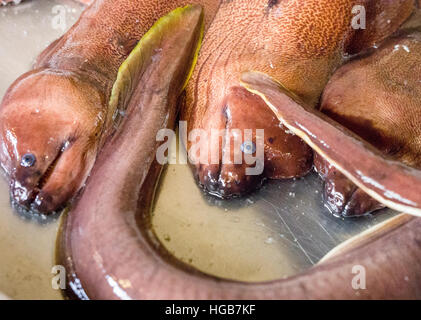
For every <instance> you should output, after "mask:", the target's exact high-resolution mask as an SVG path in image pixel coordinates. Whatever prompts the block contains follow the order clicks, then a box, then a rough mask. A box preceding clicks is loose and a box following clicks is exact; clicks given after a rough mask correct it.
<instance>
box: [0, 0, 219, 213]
mask: <svg viewBox="0 0 421 320" xmlns="http://www.w3.org/2000/svg"><path fill="white" fill-rule="evenodd" d="M187 3H200V4H201V5H203V6H204V8H205V9H206V13H205V15H206V16H205V20H206V25H207V26H208V25H209V24H210V21H211V20H212V19H213V16H214V15H215V13H216V11H217V10H218V7H219V4H220V0H201V1H191V0H174V1H161V0H120V1H118V5H116V2H115V1H112V0H97V1H95V3H93V4H92V5H91V6H90V7H88V8H87V9H86V10H85V11H84V12H83V14H82V16H81V18H80V19H79V21H78V22H77V23H76V24H75V25H74V26H73V27H72V28H71V29H70V30H69V31H68V32H67V33H66V34H65V35H64V36H62V37H61V38H60V39H58V40H56V41H55V42H53V43H52V44H51V45H50V46H49V47H48V48H47V49H46V50H45V51H44V52H42V53H41V54H40V56H39V57H38V59H37V61H36V63H35V65H34V68H33V70H32V71H30V72H28V73H26V74H24V75H22V76H21V77H19V78H18V79H17V80H16V81H15V82H14V83H13V84H12V85H11V87H10V88H9V89H8V91H7V92H6V94H5V96H4V98H3V101H2V103H1V105H0V144H1V148H0V163H1V166H2V168H3V169H4V170H5V172H6V174H7V176H8V179H9V181H10V193H11V198H12V201H13V202H14V203H16V204H18V206H20V207H23V208H26V209H30V210H33V211H38V212H41V213H50V212H51V211H54V210H57V209H60V208H61V207H62V206H63V205H64V204H65V203H66V202H67V201H68V200H69V199H71V198H72V197H73V196H74V195H75V193H76V192H77V191H78V190H79V189H80V188H81V186H82V185H83V183H84V182H85V180H86V177H87V175H88V174H89V172H90V170H91V168H92V166H93V163H94V161H95V158H96V155H97V153H98V150H99V149H100V148H101V145H102V144H103V142H104V139H105V137H106V136H107V132H108V131H109V129H110V128H111V126H112V121H111V118H112V116H113V114H114V112H115V110H109V108H108V101H109V97H110V94H111V88H112V86H113V84H114V82H115V80H116V76H117V71H118V69H119V67H120V65H121V64H122V62H123V61H124V60H125V59H126V58H127V56H128V54H129V53H130V52H131V51H132V49H133V48H134V46H135V45H136V44H137V42H138V41H139V40H140V38H141V37H142V36H143V35H144V34H145V32H146V31H147V30H149V28H150V27H151V26H152V25H153V23H154V22H155V21H156V20H157V19H158V18H159V17H161V16H163V15H165V14H166V13H168V12H169V11H171V10H172V9H175V8H177V7H180V6H183V5H185V4H187Z"/></svg>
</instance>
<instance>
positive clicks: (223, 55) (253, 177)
mask: <svg viewBox="0 0 421 320" xmlns="http://www.w3.org/2000/svg"><path fill="white" fill-rule="evenodd" d="M358 5H363V6H364V8H365V10H366V21H367V25H366V29H365V30H362V29H355V25H354V26H353V23H352V22H355V21H354V19H356V20H357V21H356V22H357V24H358V19H357V18H358V17H357V13H358V7H356V6H358ZM414 6H415V3H414V1H412V0H411V1H406V0H398V1H389V0H386V1H381V0H380V1H378V0H376V1H370V0H368V1H353V0H306V1H295V0H283V1H267V0H250V1H226V2H224V3H223V4H222V5H221V9H220V10H219V12H218V14H217V16H216V17H215V20H214V23H213V24H212V26H211V27H210V29H209V32H208V34H207V36H206V37H205V41H204V44H203V48H202V51H201V55H200V57H199V61H198V66H197V68H196V70H195V73H194V75H193V80H192V81H191V82H190V84H189V86H188V88H187V94H186V98H185V103H184V106H183V107H182V110H181V120H184V121H187V127H188V133H189V134H191V136H190V137H189V139H188V141H187V149H188V150H189V151H190V152H189V156H190V160H191V161H190V162H191V163H192V164H193V165H192V167H193V171H194V175H195V177H196V178H197V179H198V181H199V184H200V185H201V186H202V187H204V189H205V190H206V191H208V192H210V193H211V194H214V195H216V196H219V197H222V198H229V197H233V196H239V195H242V194H244V193H247V192H250V191H252V190H254V189H255V188H257V187H259V186H260V185H261V183H262V181H263V180H264V179H265V178H274V179H281V178H294V177H301V176H303V175H305V174H307V173H308V172H309V170H310V169H311V168H312V152H311V150H310V148H308V146H306V144H305V143H303V141H302V140H301V139H299V137H297V136H294V135H293V134H290V132H289V131H288V130H287V129H286V128H285V127H284V126H282V125H281V127H279V121H278V120H277V119H276V118H275V117H274V116H273V114H272V113H271V112H270V111H269V110H268V109H267V108H265V104H264V103H263V101H262V100H261V99H260V98H259V97H257V96H255V95H253V94H251V93H249V92H247V90H245V89H244V88H242V87H241V86H240V85H239V78H240V75H241V73H242V72H243V71H247V70H259V71H261V72H265V73H267V74H269V75H271V76H272V77H274V78H275V79H278V80H280V81H281V82H282V83H283V84H284V85H285V86H286V87H287V88H288V89H289V90H291V91H292V92H294V93H295V94H297V95H298V96H299V97H300V98H301V99H302V100H304V101H305V102H306V103H308V104H309V105H311V106H314V107H315V106H316V104H317V102H318V100H319V98H320V95H321V93H322V90H323V89H324V87H325V85H326V83H327V81H328V80H329V78H330V76H331V75H332V73H333V71H334V70H335V69H336V68H337V67H338V66H340V65H341V64H342V63H343V62H344V61H345V60H346V58H347V55H349V54H355V53H358V52H360V51H361V50H363V49H365V48H367V47H370V46H372V45H373V44H375V43H379V42H381V41H382V40H383V39H384V38H385V37H387V36H388V35H390V34H391V33H393V32H394V31H395V30H397V28H398V27H399V26H400V25H401V23H403V22H404V21H405V20H406V19H407V18H408V17H409V16H410V15H411V13H412V12H413V10H414ZM250 110H253V111H252V112H251V111H250ZM198 129H202V130H203V131H204V132H205V133H206V134H204V135H203V136H204V137H207V140H206V141H205V142H204V143H203V142H202V139H204V138H202V136H201V137H199V138H198V137H197V136H196V135H195V134H194V132H195V131H197V130H198ZM225 129H226V130H227V132H224V131H222V134H221V135H220V136H216V135H215V132H221V131H220V130H225ZM232 129H233V130H236V132H229V130H232ZM245 129H251V130H252V131H253V135H252V137H250V138H247V137H245ZM258 129H264V139H263V142H264V143H263V144H262V143H260V145H261V147H260V149H262V150H263V151H264V170H262V171H258V170H255V172H254V173H252V174H248V173H247V171H246V170H247V168H252V167H254V166H256V163H251V164H250V163H248V161H247V160H246V159H245V155H244V156H243V154H242V153H241V146H240V148H239V147H238V145H239V144H240V143H241V142H243V143H246V144H249V145H250V144H251V143H254V147H256V146H259V143H258V140H257V138H256V135H257V131H256V130H258ZM218 130H219V131H218ZM212 131H214V133H212ZM243 135H244V137H243ZM234 137H235V138H234ZM238 137H240V138H238ZM235 139H236V140H235ZM185 140H186V139H185ZM238 140H240V143H237V145H235V143H236V141H238ZM250 140H251V141H250ZM199 143H201V144H202V145H205V147H203V148H202V150H201V151H202V153H199V152H196V151H197V150H196V148H194V146H195V145H196V146H197V144H199ZM242 146H244V145H242ZM239 149H240V150H239ZM253 149H259V148H253V146H252V148H251V150H253ZM212 150H216V151H212ZM243 151H244V148H243ZM238 153H240V155H239V156H238ZM257 153H258V150H256V152H255V155H256V156H258V154H257ZM236 156H237V159H238V157H240V161H238V160H235V159H236V158H235V157H236ZM198 158H200V161H198ZM256 169H257V168H256Z"/></svg>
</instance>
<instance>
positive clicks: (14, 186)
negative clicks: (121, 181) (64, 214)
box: [0, 70, 103, 213]
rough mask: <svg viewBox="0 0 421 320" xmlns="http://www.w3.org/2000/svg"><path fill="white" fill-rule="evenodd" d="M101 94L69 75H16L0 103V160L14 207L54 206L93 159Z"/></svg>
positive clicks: (75, 188) (45, 208)
mask: <svg viewBox="0 0 421 320" xmlns="http://www.w3.org/2000/svg"><path fill="white" fill-rule="evenodd" d="M101 105H103V97H102V96H101V95H100V94H99V93H98V91H96V90H95V88H93V87H91V86H89V85H87V84H86V83H84V82H82V80H78V78H77V77H74V75H71V74H67V73H58V72H52V71H50V70H35V71H31V72H29V73H27V74H25V75H23V76H22V77H20V78H19V79H18V80H16V82H15V83H14V84H13V85H12V86H11V87H10V89H9V90H8V91H7V93H6V95H5V97H4V99H3V102H2V105H1V107H0V143H1V147H0V162H1V166H2V167H3V169H4V170H5V173H6V175H7V176H8V178H9V181H10V194H11V199H12V202H13V203H14V204H15V205H16V207H17V208H18V209H26V210H31V211H34V212H40V213H49V212H52V211H55V210H57V209H60V207H61V206H62V205H63V204H65V203H66V202H67V201H68V200H69V199H70V198H71V197H72V195H74V194H75V193H76V192H77V191H78V190H79V189H80V188H81V186H82V184H83V183H84V181H85V179H86V176H87V174H88V172H89V171H90V169H91V167H92V165H93V162H94V160H95V154H96V149H97V147H98V146H97V144H98V142H97V141H98V140H99V139H98V138H97V137H98V136H99V135H100V128H101V124H102V123H103V121H102V113H101V111H100V110H98V109H99V108H100V106H101Z"/></svg>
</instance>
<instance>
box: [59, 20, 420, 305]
mask: <svg viewBox="0 0 421 320" xmlns="http://www.w3.org/2000/svg"><path fill="white" fill-rule="evenodd" d="M185 23H188V21H186V22H185ZM182 34H183V35H185V33H182ZM176 35H177V32H176V31H175V32H174V34H172V36H171V37H163V42H167V41H168V42H171V41H175V43H176V45H174V46H173V47H172V50H176V52H177V53H181V52H183V51H182V50H180V46H183V45H184V44H185V43H186V42H183V41H182V40H179V39H178V38H175V39H174V36H176ZM181 39H184V40H186V39H185V37H181ZM186 48H188V46H187V47H186ZM172 52H173V51H171V50H170V49H168V51H166V54H161V56H160V57H159V58H158V59H154V60H153V62H152V63H151V64H150V65H149V66H148V68H147V69H146V70H145V72H144V73H143V75H142V77H140V78H139V81H138V85H137V86H136V89H135V90H134V92H133V94H132V96H131V99H130V100H129V105H128V108H127V113H128V114H129V115H130V116H128V117H126V118H124V119H123V121H122V123H121V125H120V127H119V130H117V131H116V132H115V134H114V135H113V137H112V138H111V139H110V140H109V141H108V142H107V143H106V145H105V146H104V148H103V150H102V152H101V153H100V155H99V157H98V160H97V163H96V165H95V167H94V169H93V171H92V174H91V176H90V177H89V179H88V182H87V185H86V188H85V190H84V192H83V194H82V195H80V197H79V198H78V199H77V201H76V202H75V204H74V206H73V208H71V210H70V212H69V213H68V214H67V215H66V216H65V217H64V219H63V221H62V225H61V230H60V236H59V239H58V259H59V263H61V264H63V265H65V267H66V270H67V276H68V284H69V285H68V287H67V293H68V295H69V296H71V297H74V298H79V299H179V300H188V299H369V298H371V299H393V298H399V299H419V298H421V248H420V244H421V232H420V231H421V219H418V218H415V217H412V216H409V215H399V216H397V217H395V218H393V219H391V220H389V221H387V222H385V223H383V224H381V225H379V226H377V227H375V228H374V229H371V230H370V231H369V232H366V233H364V234H362V235H360V236H359V237H357V238H354V239H351V240H350V241H348V242H346V243H345V244H343V245H341V246H339V247H338V248H336V249H335V250H334V251H333V252H331V254H329V255H328V256H327V257H326V258H325V259H324V260H323V262H322V263H320V264H318V265H316V266H315V267H313V268H311V269H309V270H308V271H306V272H304V273H302V274H300V275H297V276H294V277H291V278H288V279H285V280H279V281H272V282H267V283H255V284H246V283H239V282H233V281H226V280H222V279H216V278H213V277H210V276H207V275H205V274H203V273H200V272H199V271H197V270H194V269H192V268H191V267H189V266H187V265H185V264H184V263H182V262H180V261H177V260H176V259H175V258H174V257H172V255H171V254H170V253H169V252H168V251H166V249H165V248H164V247H163V246H162V244H161V243H160V242H159V240H158V239H157V238H156V236H155V235H154V232H153V230H152V229H151V215H150V214H151V209H152V205H153V200H154V193H155V187H156V185H157V182H158V180H159V175H160V172H161V169H162V168H161V166H159V165H158V164H157V163H156V162H155V161H154V154H155V153H156V150H157V148H158V146H159V144H158V143H157V142H156V140H155V137H156V133H157V132H158V130H159V129H160V128H165V127H171V126H172V125H173V124H174V120H175V112H176V107H175V106H176V97H177V95H178V94H179V93H180V89H181V84H182V83H183V81H182V80H180V78H183V77H182V76H180V74H179V76H178V77H173V75H172V72H174V71H179V72H180V73H182V70H181V69H182V68H181V67H180V68H178V67H177V64H178V63H179V64H180V66H182V65H183V62H185V60H183V59H185V58H186V56H185V55H178V56H176V55H174V53H172ZM187 56H188V55H187ZM177 58H178V59H177ZM168 59H171V61H172V62H173V63H171V64H168ZM186 69H187V68H184V72H186ZM243 85H245V86H246V87H247V88H248V89H250V90H253V91H254V92H256V93H259V94H260V95H261V96H264V100H265V101H266V102H268V99H270V100H272V99H274V100H275V102H277V100H276V99H277V98H279V97H280V98H281V103H280V105H281V106H282V108H284V109H285V110H288V112H294V114H293V116H294V117H295V116H296V113H297V112H301V113H303V112H304V111H305V112H308V113H310V114H311V115H314V114H315V116H314V117H316V120H317V119H320V118H319V114H318V113H317V112H318V111H316V110H314V108H310V107H309V108H308V109H307V108H306V109H303V107H301V106H300V105H299V104H297V103H295V100H293V99H291V98H290V97H289V96H287V95H285V94H284V93H283V92H280V91H279V89H280V87H279V84H278V83H276V82H273V81H272V80H271V79H270V78H269V77H268V76H266V75H263V74H260V73H249V74H245V75H244V76H243ZM268 97H269V98H268ZM276 105H278V103H276ZM291 107H293V108H291ZM296 110H298V111H296ZM303 110H304V111H303ZM298 114H300V113H298ZM321 117H325V118H326V119H327V120H326V121H328V122H327V123H328V124H329V125H330V123H331V122H332V120H331V119H329V118H327V117H326V116H323V115H322V114H321ZM325 118H322V119H325ZM311 120H312V122H311V123H316V124H317V123H318V121H315V120H314V119H313V118H311ZM332 127H333V129H332V130H336V131H339V133H342V131H341V130H340V128H339V129H338V127H336V126H333V125H332ZM290 129H291V130H292V129H294V127H293V126H290ZM336 131H335V133H337V134H339V133H338V132H336ZM295 132H296V133H297V134H298V133H299V132H298V131H295ZM329 132H330V131H328V132H327V135H328V136H329ZM344 132H345V133H342V135H339V137H340V138H342V137H343V136H345V137H347V138H348V135H347V134H346V133H347V131H344ZM325 134H326V133H325ZM302 138H305V139H306V141H307V138H306V136H304V135H303V136H302ZM344 139H345V138H344ZM348 139H351V142H347V141H348V140H345V142H347V143H348V144H347V145H346V146H349V144H351V145H352V144H353V143H354V144H355V141H354V140H352V139H355V140H356V141H357V143H356V145H357V147H356V148H357V149H358V146H359V149H362V151H360V152H365V151H366V150H367V149H366V148H365V147H364V146H361V145H359V144H362V143H363V142H360V140H357V138H354V137H353V136H352V137H351V138H348ZM316 141H317V140H316ZM307 142H308V141H307ZM328 142H329V141H327V142H326V143H328ZM322 145H323V146H325V142H322ZM359 149H358V150H359ZM328 150H329V151H330V149H328ZM122 154H124V157H121V155H122ZM369 155H371V156H372V157H374V158H375V159H376V160H378V158H380V164H381V165H383V162H382V161H384V160H383V158H381V156H379V154H378V153H375V151H373V153H372V154H371V153H369ZM386 165H388V163H386ZM391 165H393V163H392V164H391ZM361 169H362V170H364V167H363V168H361ZM402 170H403V169H402V167H398V168H397V171H398V173H400V174H405V173H406V172H405V170H406V169H405V170H403V173H402V172H400V171H402ZM395 172H396V171H395ZM418 229H419V230H418ZM356 266H359V267H362V268H365V270H366V280H367V283H366V288H365V289H364V290H358V289H356V288H353V285H352V283H353V278H354V277H355V273H354V268H355V267H356Z"/></svg>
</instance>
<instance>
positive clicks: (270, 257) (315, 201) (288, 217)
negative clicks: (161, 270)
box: [0, 0, 393, 299]
mask: <svg viewBox="0 0 421 320" xmlns="http://www.w3.org/2000/svg"><path fill="white" fill-rule="evenodd" d="M57 5H60V6H61V5H64V7H57ZM54 8H56V9H54ZM63 8H64V9H65V10H64V12H65V13H64V22H65V26H64V29H61V28H60V27H61V26H62V24H60V23H59V24H58V25H57V23H58V20H53V19H54V17H56V16H57V10H62V9H63ZM81 9H82V7H81V6H79V5H78V4H75V3H74V2H72V1H70V0H69V1H65V0H43V1H33V2H28V3H25V4H23V5H21V6H19V7H8V8H0V31H1V32H0V44H1V45H0V59H1V60H0V61H1V63H0V74H1V77H0V96H3V94H4V92H5V90H6V89H7V87H8V86H9V85H10V84H11V82H12V81H13V80H14V79H16V78H17V77H18V76H19V75H20V74H22V73H23V72H25V71H26V70H28V69H29V68H30V66H31V63H32V62H33V61H34V59H35V57H36V56H37V54H38V53H39V52H40V51H41V50H42V49H43V48H45V47H46V46H47V45H48V44H49V43H50V42H51V41H52V40H53V39H55V38H57V37H58V36H59V35H60V34H62V33H63V32H64V31H65V29H66V28H68V27H70V26H71V24H73V23H74V22H75V21H76V19H77V17H78V15H79V14H80V12H81ZM53 21H55V22H54V23H55V24H52V23H53ZM57 26H59V28H57ZM321 188H322V186H321V181H320V179H319V178H318V177H317V176H316V175H314V174H312V175H309V176H308V177H306V178H305V179H299V180H296V181H283V182H270V183H268V184H266V185H265V186H264V187H263V189H262V190H260V191H259V192H256V193H254V194H252V195H250V196H248V197H245V198H243V199H236V200H232V201H221V200H218V199H215V198H212V197H209V196H206V195H204V194H203V193H202V191H201V190H200V189H199V188H197V186H196V184H195V181H194V179H193V177H192V174H191V172H190V170H189V168H188V167H187V166H186V165H171V166H169V167H168V168H167V170H166V173H165V175H164V178H163V182H162V184H161V188H160V191H159V197H158V200H157V203H156V207H155V211H154V219H153V224H154V227H155V230H156V232H157V234H158V237H159V238H160V239H161V241H162V242H163V243H164V244H165V245H166V246H167V247H168V248H169V250H170V251H171V252H173V253H174V254H175V255H176V256H177V257H178V258H180V259H182V260H184V261H186V262H187V263H190V264H192V265H194V266H195V267H197V268H199V269H200V270H202V271H205V272H207V273H210V274H213V275H218V276H221V277H224V278H231V279H237V280H244V281H262V280H270V279H276V278H281V277H287V276H290V275H293V274H296V273H298V272H301V271H303V270H305V269H307V268H309V267H310V266H312V265H313V264H315V263H317V262H318V261H319V260H320V259H321V258H322V257H323V256H324V255H325V254H326V253H328V252H329V251H330V250H331V249H333V248H334V247H335V246H337V245H338V244H340V243H341V242H343V241H345V240H347V239H349V238H350V237H352V236H354V235H357V234H358V233H360V232H361V231H363V230H366V229H368V228H369V227H371V226H373V225H375V224H377V223H379V222H381V221H384V220H385V219H387V218H389V217H390V216H392V214H393V213H392V212H391V211H383V213H384V214H381V215H377V216H374V217H373V216H369V217H365V218H361V219H349V220H343V219H339V218H335V217H333V216H332V215H331V214H330V213H329V212H328V210H327V209H326V208H324V207H323V203H322V196H321ZM57 225H58V223H57V221H52V222H49V223H44V224H39V223H37V222H34V221H28V220H25V219H23V218H21V217H19V216H18V215H16V214H14V213H13V211H12V210H11V208H10V205H9V197H8V190H7V185H6V182H5V181H3V180H1V182H0V291H3V292H4V293H5V294H7V295H8V296H10V297H11V298H20V299H60V298H61V295H60V293H59V292H58V291H56V290H53V289H52V287H51V280H52V277H53V275H52V274H51V268H52V266H53V264H54V262H53V255H54V244H55V237H56V232H57Z"/></svg>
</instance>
